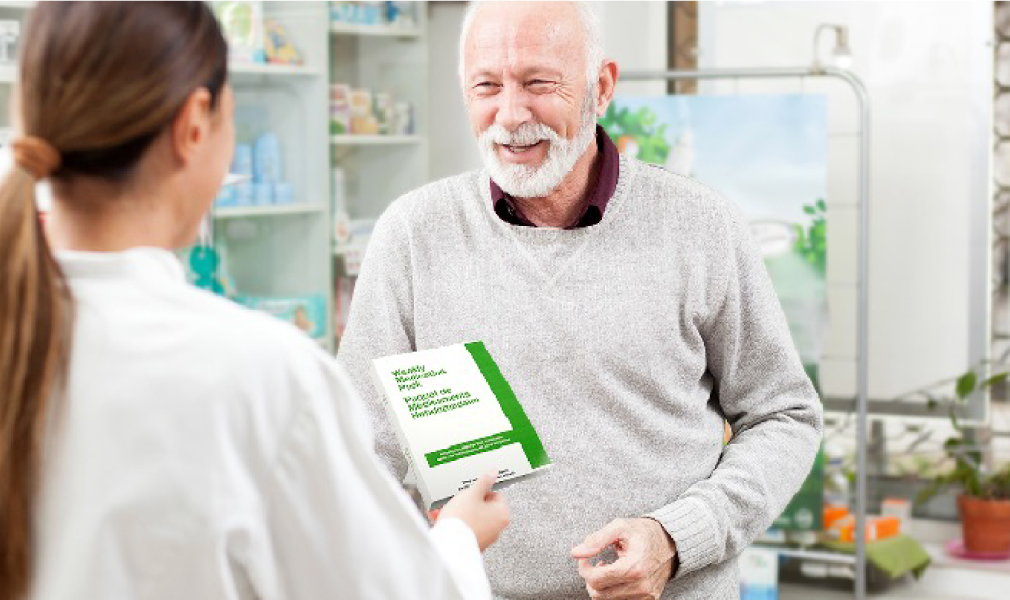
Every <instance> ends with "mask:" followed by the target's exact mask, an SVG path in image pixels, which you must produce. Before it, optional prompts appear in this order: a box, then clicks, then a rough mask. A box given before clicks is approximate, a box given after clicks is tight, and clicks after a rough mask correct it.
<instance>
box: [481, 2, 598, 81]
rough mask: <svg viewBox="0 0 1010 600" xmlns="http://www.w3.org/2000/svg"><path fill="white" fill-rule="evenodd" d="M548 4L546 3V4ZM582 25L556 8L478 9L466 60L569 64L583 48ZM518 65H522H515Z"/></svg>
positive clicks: (575, 17)
mask: <svg viewBox="0 0 1010 600" xmlns="http://www.w3.org/2000/svg"><path fill="white" fill-rule="evenodd" d="M549 4H550V3H545V5H549ZM582 37H583V34H582V27H581V24H580V23H579V22H578V17H577V16H575V15H574V14H573V15H571V16H568V15H559V14H558V11H557V10H542V11H537V10H535V9H526V10H513V11H509V10H507V9H506V10H495V9H493V8H491V7H488V8H486V9H480V10H479V11H478V13H477V14H476V15H475V16H474V21H473V25H472V26H471V29H470V31H469V34H468V36H467V41H466V50H467V54H468V56H467V57H466V58H467V63H468V65H469V66H471V67H479V66H480V64H481V63H484V62H489V61H496V62H497V61H500V60H502V59H507V60H508V62H509V63H512V64H515V63H518V62H521V61H523V59H535V60H537V61H538V62H548V63H551V64H557V63H564V64H569V63H571V61H572V60H573V59H574V58H575V57H577V56H578V55H579V53H580V50H581V49H582V47H583V40H582ZM515 66H521V65H515Z"/></svg>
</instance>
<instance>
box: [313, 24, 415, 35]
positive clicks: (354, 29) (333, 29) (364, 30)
mask: <svg viewBox="0 0 1010 600" xmlns="http://www.w3.org/2000/svg"><path fill="white" fill-rule="evenodd" d="M330 33H331V34H333V35H372V36H379V37H400V38H416V37H421V28H419V27H410V28H400V27H383V26H380V25H352V24H348V23H333V24H331V25H330Z"/></svg>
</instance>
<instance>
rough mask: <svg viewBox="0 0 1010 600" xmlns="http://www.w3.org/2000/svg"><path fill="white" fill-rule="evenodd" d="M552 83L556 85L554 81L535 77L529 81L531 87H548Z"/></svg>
mask: <svg viewBox="0 0 1010 600" xmlns="http://www.w3.org/2000/svg"><path fill="white" fill-rule="evenodd" d="M552 85H554V82H552V81H547V80H544V79H533V80H532V81H530V82H529V87H531V88H536V89H546V88H548V87H550V86H552Z"/></svg>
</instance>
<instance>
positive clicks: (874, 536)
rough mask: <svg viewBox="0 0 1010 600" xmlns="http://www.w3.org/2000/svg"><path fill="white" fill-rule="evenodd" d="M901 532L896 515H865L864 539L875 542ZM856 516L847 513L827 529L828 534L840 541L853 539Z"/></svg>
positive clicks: (899, 522)
mask: <svg viewBox="0 0 1010 600" xmlns="http://www.w3.org/2000/svg"><path fill="white" fill-rule="evenodd" d="M899 533H901V521H900V520H899V519H898V518H897V517H867V518H866V541H867V542H876V541H878V540H884V539H887V538H889V537H894V536H896V535H898V534H899ZM855 534H856V517H855V516H854V515H849V516H847V517H844V518H842V519H840V520H838V521H837V522H835V523H834V524H833V525H832V526H831V529H830V530H829V536H830V537H832V538H837V539H838V541H840V542H852V541H855Z"/></svg>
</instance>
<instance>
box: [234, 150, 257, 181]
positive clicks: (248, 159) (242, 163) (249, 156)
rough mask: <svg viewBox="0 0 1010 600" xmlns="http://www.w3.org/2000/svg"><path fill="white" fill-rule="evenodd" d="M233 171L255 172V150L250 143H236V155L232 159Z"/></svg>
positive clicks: (250, 173) (236, 172) (246, 173)
mask: <svg viewBox="0 0 1010 600" xmlns="http://www.w3.org/2000/svg"><path fill="white" fill-rule="evenodd" d="M231 172H232V173H235V174H236V175H252V174H253V151H252V146H250V145H249V144H236V145H235V156H234V157H233V158H232V161H231Z"/></svg>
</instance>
